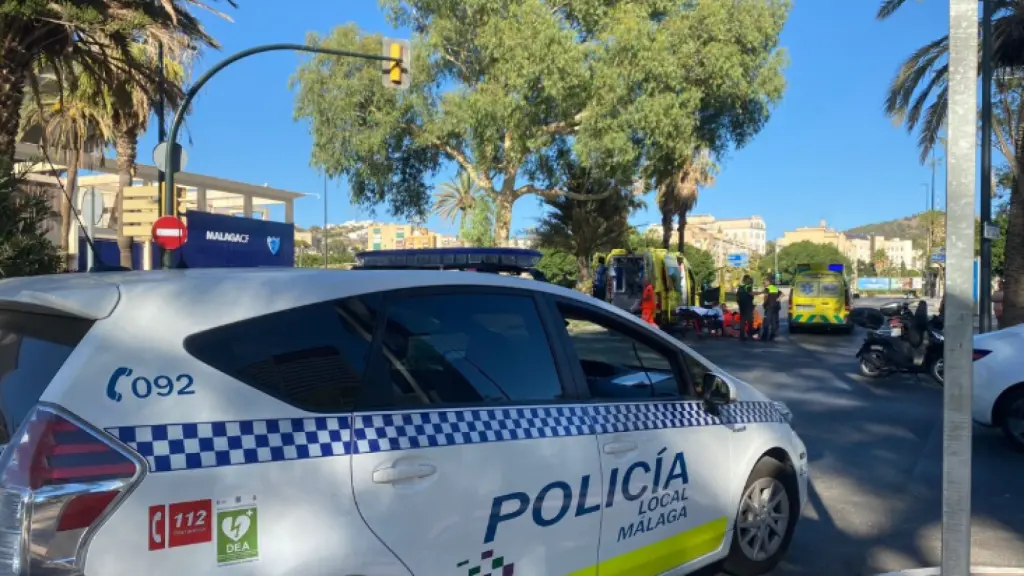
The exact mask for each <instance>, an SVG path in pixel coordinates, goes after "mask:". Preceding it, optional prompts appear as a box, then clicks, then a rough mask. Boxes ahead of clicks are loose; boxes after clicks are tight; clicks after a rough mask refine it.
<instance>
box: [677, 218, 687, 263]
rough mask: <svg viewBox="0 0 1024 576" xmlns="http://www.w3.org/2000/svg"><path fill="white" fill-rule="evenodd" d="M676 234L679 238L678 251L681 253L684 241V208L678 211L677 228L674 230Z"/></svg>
mask: <svg viewBox="0 0 1024 576" xmlns="http://www.w3.org/2000/svg"><path fill="white" fill-rule="evenodd" d="M676 234H677V238H678V239H679V253H680V254H681V253H682V252H683V246H684V245H685V242H686V210H680V211H679V230H677V231H676Z"/></svg>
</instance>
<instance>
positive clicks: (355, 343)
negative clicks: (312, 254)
mask: <svg viewBox="0 0 1024 576" xmlns="http://www.w3.org/2000/svg"><path fill="white" fill-rule="evenodd" d="M379 300H380V299H379V297H378V296H376V295H371V296H365V297H357V298H348V299H345V300H339V301H329V302H320V303H317V304H311V305H308V306H300V307H298V308H292V309H289V310H284V311H281V312H274V313H271V314H267V315H264V316H258V317H256V318H250V319H247V320H243V321H241V322H236V323H233V324H228V325H226V326H220V327H217V328H213V329H211V330H206V331H204V332H200V333H197V334H193V335H191V336H189V337H188V338H186V339H185V349H186V350H187V351H188V352H189V353H190V354H192V356H194V357H196V358H197V359H199V360H200V361H202V362H204V363H206V364H208V365H210V366H212V367H213V368H216V369H217V370H220V371H221V372H223V373H225V374H228V375H229V376H232V377H234V378H236V379H238V380H241V381H242V382H244V383H246V384H248V385H249V386H251V387H253V388H255V389H257V390H259V391H261V392H264V393H266V394H269V395H271V396H273V397H275V398H278V399H280V400H281V401H283V402H286V403H288V404H291V405H292V406H295V407H296V408H300V409H302V410H308V411H310V412H319V413H328V414H329V413H337V412H347V411H351V410H352V409H353V408H354V406H355V404H356V402H357V400H358V398H359V395H360V393H361V391H362V378H363V374H364V371H365V370H366V363H367V359H368V358H367V357H368V356H369V352H370V343H371V341H372V340H373V326H374V323H375V322H376V316H377V311H378V306H379Z"/></svg>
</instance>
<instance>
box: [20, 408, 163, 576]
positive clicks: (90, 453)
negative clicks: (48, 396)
mask: <svg viewBox="0 0 1024 576" xmlns="http://www.w3.org/2000/svg"><path fill="white" fill-rule="evenodd" d="M143 469H144V468H143V461H141V460H139V459H137V457H135V456H133V455H132V454H131V453H130V452H128V451H127V450H126V449H124V448H121V447H119V445H117V444H115V443H114V442H113V440H112V439H110V438H108V437H107V436H106V435H105V434H104V433H103V432H100V431H95V430H91V429H90V428H89V427H88V426H87V425H85V424H83V423H79V422H78V421H77V420H76V419H75V418H74V417H73V416H71V415H69V414H65V413H63V412H62V411H61V410H60V409H58V408H56V407H51V406H47V405H39V406H36V407H35V408H34V409H33V410H32V411H31V413H30V414H29V415H28V416H27V417H26V418H25V421H24V422H23V423H22V424H21V426H20V427H19V428H18V431H17V432H15V433H14V434H13V435H12V436H11V442H10V444H8V445H7V447H6V449H5V450H4V452H3V455H2V457H0V575H4V576H7V575H12V576H15V575H17V576H29V575H30V576H36V575H46V576H51V575H52V576H58V575H59V576H63V575H71V574H81V572H82V568H83V567H82V566H81V565H79V563H80V562H81V561H82V560H83V559H84V556H83V555H82V554H81V552H82V551H83V550H82V548H83V545H84V544H86V543H87V538H86V536H88V534H89V531H90V529H92V528H93V527H94V526H96V525H97V524H98V523H99V521H100V520H101V519H102V518H103V515H104V514H105V513H106V512H107V511H108V510H110V509H111V508H112V504H113V503H114V501H115V500H116V499H117V498H118V497H119V496H122V495H123V494H125V493H126V492H127V490H128V489H129V488H130V487H131V486H132V484H133V482H135V481H136V480H137V479H138V478H139V477H140V476H141V473H142V471H143Z"/></svg>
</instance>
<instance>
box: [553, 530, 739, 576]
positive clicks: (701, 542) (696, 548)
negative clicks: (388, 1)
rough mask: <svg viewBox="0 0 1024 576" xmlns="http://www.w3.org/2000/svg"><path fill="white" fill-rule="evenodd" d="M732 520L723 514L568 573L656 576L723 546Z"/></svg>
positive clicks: (591, 575)
mask: <svg viewBox="0 0 1024 576" xmlns="http://www.w3.org/2000/svg"><path fill="white" fill-rule="evenodd" d="M728 524H729V522H728V520H727V519H726V518H725V517H724V516H723V517H722V518H718V519H716V520H712V521H711V522H708V523H706V524H701V525H700V526H697V527H695V528H691V529H689V530H687V531H685V532H680V533H679V534H674V535H672V536H669V537H668V538H665V539H664V540H659V541H657V542H654V543H652V544H648V545H646V546H642V547H640V548H637V549H636V550H631V551H629V552H626V553H625V554H620V555H619V556H616V557H614V558H609V559H607V560H604V561H602V562H599V563H598V564H597V565H595V566H590V567H587V568H584V569H583V570H577V571H575V572H572V573H571V574H568V575H567V576H597V575H598V574H600V576H608V575H609V574H610V575H612V576H646V575H650V576H655V575H657V574H663V573H665V572H668V571H669V570H671V569H673V568H676V567H678V566H682V565H683V564H687V563H689V562H693V561H694V560H697V559H699V558H702V557H704V556H707V555H708V554H711V553H712V552H714V551H716V550H718V549H719V548H721V547H722V544H723V541H724V540H725V530H726V527H727V526H728Z"/></svg>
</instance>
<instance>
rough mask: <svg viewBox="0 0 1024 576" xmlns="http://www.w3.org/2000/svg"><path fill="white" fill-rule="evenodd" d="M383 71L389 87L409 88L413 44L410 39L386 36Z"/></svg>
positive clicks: (385, 82)
mask: <svg viewBox="0 0 1024 576" xmlns="http://www.w3.org/2000/svg"><path fill="white" fill-rule="evenodd" d="M383 44H384V45H383V48H384V50H383V52H382V55H383V56H384V57H386V58H387V60H384V61H383V64H382V66H381V72H382V75H383V79H384V85H385V86H387V87H388V88H408V87H409V73H410V69H411V63H412V45H411V44H410V43H409V41H408V40H396V39H394V38H384V43H383Z"/></svg>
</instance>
